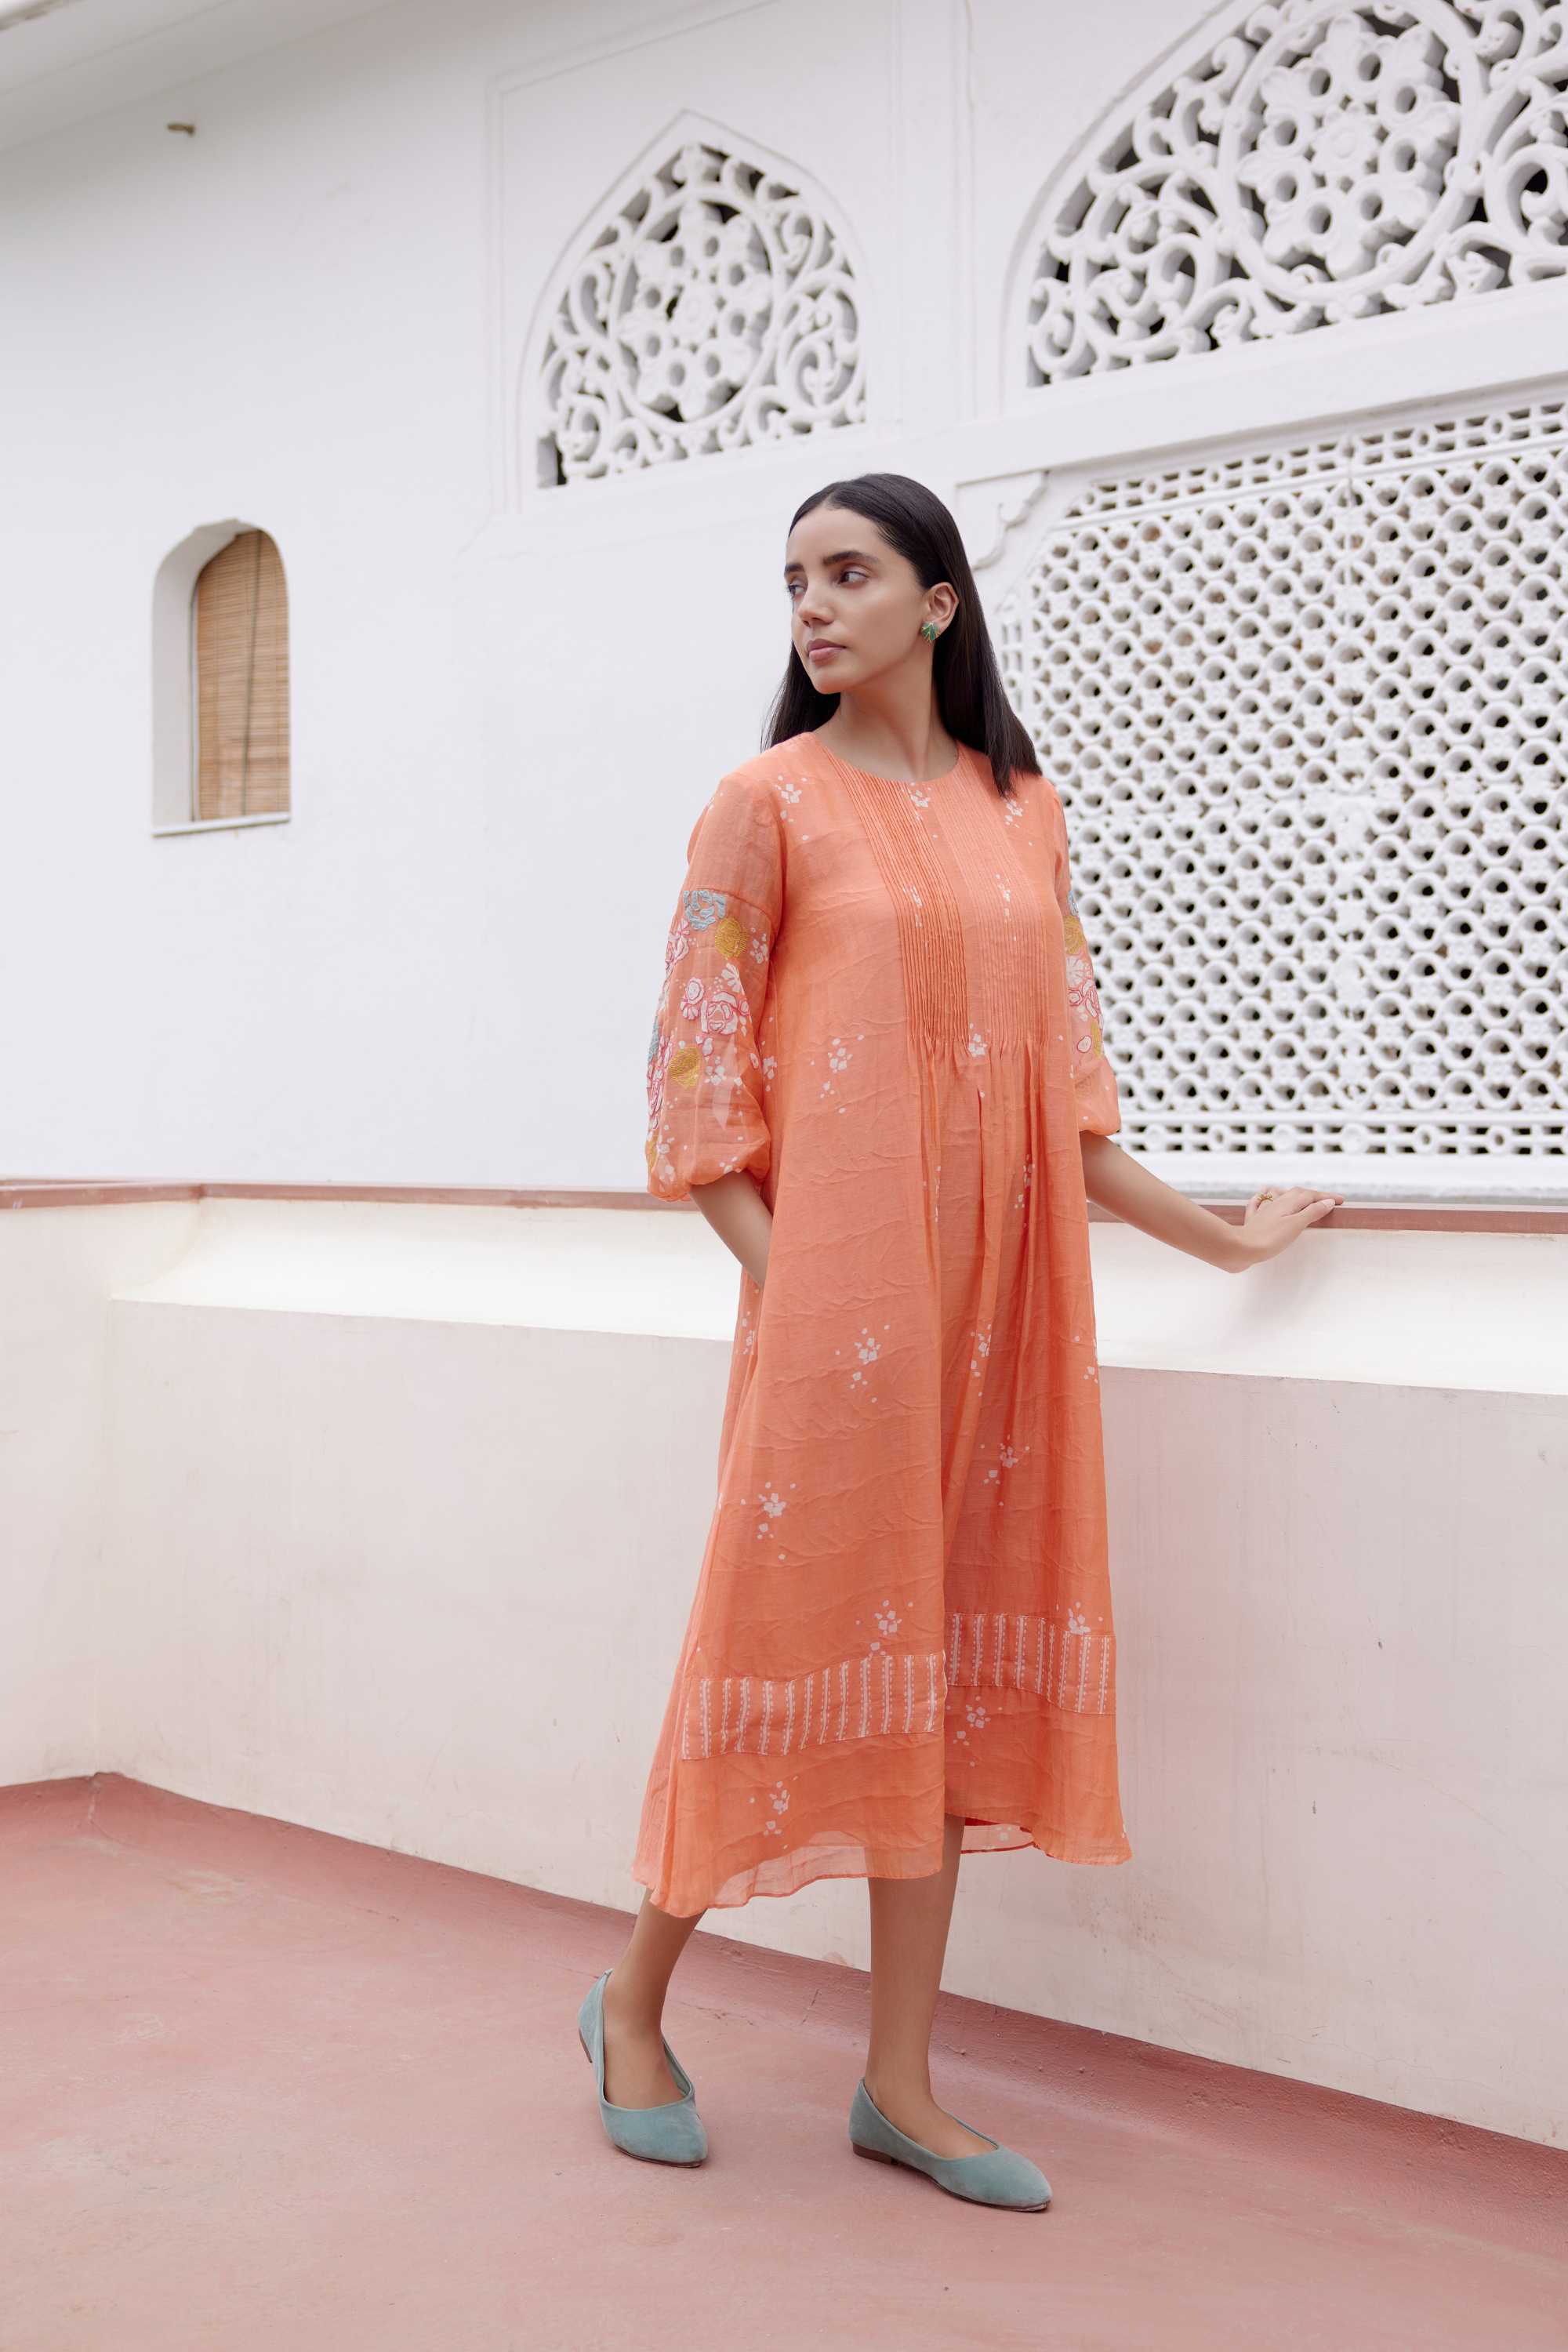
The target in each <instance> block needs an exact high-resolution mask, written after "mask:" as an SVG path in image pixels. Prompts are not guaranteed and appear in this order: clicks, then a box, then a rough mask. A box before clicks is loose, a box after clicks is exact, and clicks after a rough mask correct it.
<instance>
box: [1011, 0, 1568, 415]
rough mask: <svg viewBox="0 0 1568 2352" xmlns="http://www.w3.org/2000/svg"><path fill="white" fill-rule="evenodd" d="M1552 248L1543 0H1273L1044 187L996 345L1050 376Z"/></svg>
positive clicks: (1529, 258)
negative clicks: (1021, 286) (1009, 321)
mask: <svg viewBox="0 0 1568 2352" xmlns="http://www.w3.org/2000/svg"><path fill="white" fill-rule="evenodd" d="M1085 154H1086V155H1087V161H1085ZM1564 271H1568V7H1565V6H1564V5H1563V0H1455V5H1452V6H1450V5H1447V0H1405V5H1403V6H1395V5H1378V6H1372V7H1367V6H1347V5H1345V0H1282V5H1278V6H1266V7H1260V8H1255V9H1253V10H1251V11H1249V12H1248V13H1247V15H1245V16H1241V15H1238V16H1237V22H1236V25H1235V28H1234V30H1233V31H1232V32H1231V33H1230V34H1229V35H1228V37H1226V38H1225V39H1223V40H1221V41H1218V42H1213V43H1211V44H1210V46H1209V47H1207V48H1205V50H1204V51H1203V52H1202V53H1201V54H1200V55H1199V56H1198V57H1197V58H1195V60H1194V62H1193V63H1192V64H1191V65H1190V66H1189V67H1188V68H1187V70H1186V71H1185V72H1183V73H1180V74H1178V75H1176V76H1175V78H1174V79H1171V80H1170V81H1168V82H1167V83H1166V84H1165V85H1164V86H1163V88H1162V87H1158V86H1156V87H1153V88H1152V89H1151V90H1150V92H1149V94H1148V96H1147V98H1146V99H1145V100H1144V102H1143V103H1142V104H1140V105H1137V106H1136V107H1135V108H1134V110H1132V112H1131V115H1130V116H1129V117H1125V118H1123V119H1122V120H1121V121H1118V122H1116V123H1115V124H1114V125H1113V127H1112V128H1111V129H1110V131H1104V130H1102V131H1100V132H1097V133H1096V135H1095V137H1094V139H1093V141H1092V142H1091V143H1090V145H1089V149H1088V150H1087V151H1085V152H1084V154H1080V156H1079V159H1078V160H1077V161H1076V162H1075V163H1074V164H1073V165H1071V166H1069V168H1068V171H1067V173H1065V174H1064V175H1063V177H1062V179H1061V180H1060V181H1059V182H1058V184H1057V186H1056V187H1055V188H1054V189H1052V190H1049V191H1047V196H1046V199H1045V205H1044V234H1043V237H1041V238H1040V240H1039V241H1038V242H1037V245H1036V247H1035V249H1034V255H1033V259H1032V266H1031V268H1030V269H1029V274H1028V279H1027V284H1026V289H1025V291H1026V302H1025V315H1024V320H1023V335H1024V341H1025V349H1024V352H1023V353H1022V354H1021V357H1020V359H1019V361H1018V362H1017V364H1018V365H1019V366H1020V367H1021V370H1022V376H1023V380H1024V381H1025V382H1026V383H1030V384H1045V383H1058V382H1060V381H1061V380H1062V379H1063V378H1065V377H1068V376H1078V375H1089V374H1094V373H1100V371H1102V370H1107V369H1112V368H1123V367H1131V366H1138V365H1144V364H1147V362H1150V361H1152V360H1170V359H1179V358H1184V357H1186V356H1189V355H1191V354H1193V353H1195V352H1209V351H1215V350H1217V349H1220V348H1221V347H1223V346H1225V345H1227V344H1236V343H1247V342H1253V341H1258V340H1259V339H1260V338H1263V337H1267V336H1272V335H1293V334H1299V333H1300V332H1302V331H1304V330H1307V329H1310V328H1314V327H1323V326H1333V325H1336V324H1338V323H1339V322H1340V321H1341V320H1346V319H1363V318H1370V317H1373V316H1374V315H1376V314H1377V313H1379V312H1385V311H1397V310H1411V309H1414V308H1415V307H1416V306H1417V305H1419V304H1422V303H1426V302H1446V301H1452V300H1456V299H1470V298H1473V297H1475V296H1478V295H1483V294H1489V293H1491V292H1493V291H1494V290H1496V289H1500V288H1506V287H1510V286H1521V285H1528V284H1530V283H1531V282H1532V281H1533V280H1536V279H1539V278H1555V277H1560V276H1562V275H1563V272H1564Z"/></svg>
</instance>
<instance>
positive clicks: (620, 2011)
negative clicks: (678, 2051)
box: [605, 1969, 664, 2038]
mask: <svg viewBox="0 0 1568 2352" xmlns="http://www.w3.org/2000/svg"><path fill="white" fill-rule="evenodd" d="M605 2011H606V2013H607V2014H609V2015H611V2016H613V2018H614V2019H615V2021H616V2024H617V2025H618V2026H619V2027H620V2029H621V2031H622V2032H625V2033H642V2034H651V2035H653V2036H654V2037H655V2038H657V2037H658V2033H659V2031H660V2027H661V2025H662V2023H663V2020H664V1992H663V1988H662V1987H658V1988H653V1987H649V1986H647V1985H642V1984H639V1983H638V1981H637V1978H636V1976H635V1975H633V1974H632V1973H630V1972H629V1971H626V1970H624V1969H615V1970H613V1971H612V1973H611V1976H610V1980H609V1982H608V1983H607V1984H606V1985H605Z"/></svg>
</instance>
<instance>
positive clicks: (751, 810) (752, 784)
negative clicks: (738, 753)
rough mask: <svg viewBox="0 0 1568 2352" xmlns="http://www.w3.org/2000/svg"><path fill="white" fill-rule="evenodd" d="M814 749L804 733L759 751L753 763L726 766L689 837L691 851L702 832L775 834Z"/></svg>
mask: <svg viewBox="0 0 1568 2352" xmlns="http://www.w3.org/2000/svg"><path fill="white" fill-rule="evenodd" d="M821 756H822V755H821V753H820V751H817V749H816V742H815V740H814V739H813V738H812V737H811V736H810V735H795V736H793V737H792V738H791V739H790V740H789V741H788V742H787V743H779V744H775V745H774V747H773V750H772V751H759V752H758V754H757V756H756V758H755V759H754V760H747V761H744V762H743V763H742V765H741V766H740V767H738V768H731V770H730V772H729V774H728V775H726V776H721V778H720V780H719V784H718V788H717V790H716V791H715V793H714V794H713V796H712V798H711V800H710V801H709V803H708V804H707V806H706V808H704V810H703V811H702V814H701V815H700V817H699V818H698V820H697V824H696V827H695V829H694V831H693V833H692V835H691V845H692V848H693V849H695V848H696V845H697V843H698V841H699V840H700V838H701V836H702V835H703V834H704V833H706V832H708V831H710V829H711V830H714V831H720V832H726V833H728V832H741V833H745V834H750V835H758V834H762V833H773V834H776V833H777V832H778V829H779V826H780V824H781V821H782V820H784V819H785V818H787V816H788V814H789V812H790V809H791V808H792V807H793V806H794V804H795V802H796V801H798V800H799V798H800V793H801V786H802V784H803V783H804V782H805V781H806V778H807V776H808V775H809V774H810V773H811V772H812V768H813V762H814V761H816V760H820V758H821Z"/></svg>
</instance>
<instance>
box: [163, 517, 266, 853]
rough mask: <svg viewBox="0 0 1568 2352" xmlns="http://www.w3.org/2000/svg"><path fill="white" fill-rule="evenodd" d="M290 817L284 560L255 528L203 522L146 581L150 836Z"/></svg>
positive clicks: (245, 524) (245, 525)
mask: <svg viewBox="0 0 1568 2352" xmlns="http://www.w3.org/2000/svg"><path fill="white" fill-rule="evenodd" d="M288 815H289V593H288V584H287V582H286V579H285V576H284V571H283V559H282V557H281V555H280V554H279V550H278V546H277V543H276V541H274V540H273V539H272V538H271V537H270V535H269V534H268V532H267V531H265V530H260V529H259V528H258V526H257V525H255V524H253V523H246V522H232V521H231V522H223V523H207V524H204V526H203V527H202V529H201V530H195V531H193V532H192V533H191V535H190V537H189V538H188V539H185V540H182V541H181V542H180V544H179V546H178V547H176V548H174V550H172V551H171V552H170V553H169V554H168V555H167V556H165V558H164V560H163V563H162V564H161V565H160V566H159V570H158V576H157V580H156V582H155V583H154V586H153V831H154V832H155V833H189V832H199V831H201V830H203V829H205V827H207V826H213V825H217V826H229V825H249V824H280V823H282V822H284V821H285V820H286V819H287V817H288Z"/></svg>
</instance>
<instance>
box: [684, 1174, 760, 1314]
mask: <svg viewBox="0 0 1568 2352" xmlns="http://www.w3.org/2000/svg"><path fill="white" fill-rule="evenodd" d="M691 1197H692V1199H693V1200H694V1201H695V1202H696V1203H697V1205H698V1207H699V1208H700V1210H701V1212H702V1213H703V1215H704V1216H705V1217H706V1218H707V1220H708V1222H709V1223H710V1225H711V1226H712V1228H713V1230H714V1232H715V1233H716V1234H718V1236H719V1238H720V1240H721V1242H722V1243H723V1244H724V1246H725V1248H726V1249H727V1250H729V1251H730V1252H731V1254H732V1255H734V1256H735V1257H738V1258H739V1259H740V1261H741V1264H742V1265H743V1266H744V1267H745V1269H746V1272H747V1273H748V1274H749V1275H750V1276H751V1277H752V1281H753V1282H754V1283H755V1284H756V1286H757V1288H758V1289H759V1290H761V1288H762V1287H763V1284H764V1283H765V1282H766V1280H767V1278H768V1243H769V1241H770V1240H771V1239H772V1237H773V1217H772V1215H771V1213H770V1212H769V1210H768V1208H767V1206H766V1204H765V1203H764V1202H763V1196H762V1194H761V1193H760V1192H758V1190H757V1188H756V1186H755V1185H754V1184H753V1183H752V1180H751V1178H750V1177H749V1176H747V1175H745V1174H743V1173H742V1171H739V1170H737V1171H736V1172H735V1174H734V1175H732V1176H720V1177H716V1178H715V1180H714V1181H713V1182H712V1183H711V1184H693V1186H692V1187H691Z"/></svg>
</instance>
